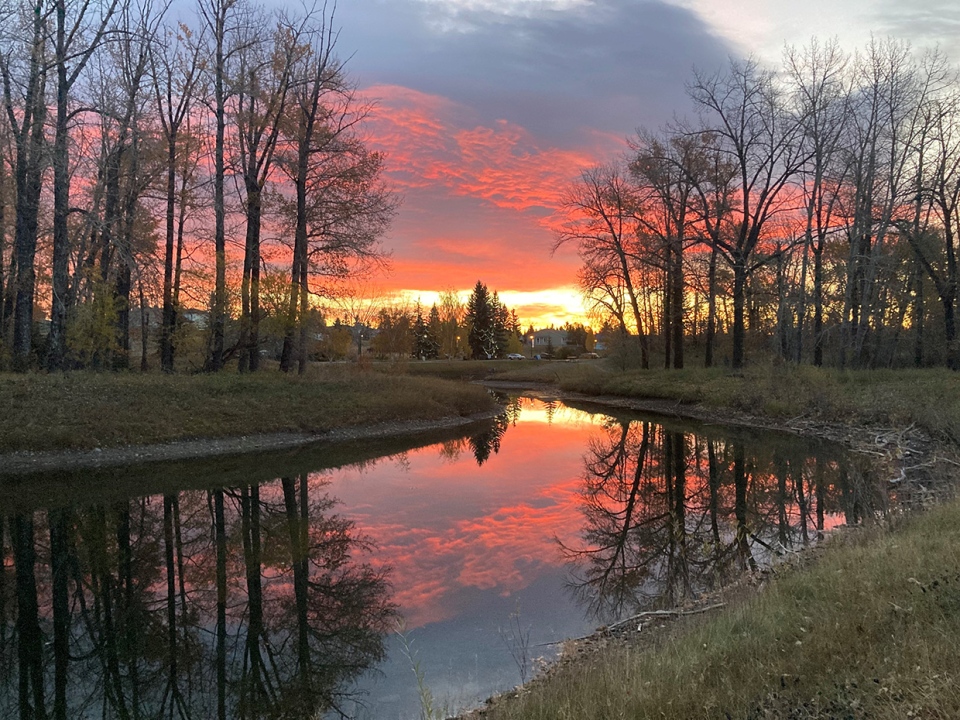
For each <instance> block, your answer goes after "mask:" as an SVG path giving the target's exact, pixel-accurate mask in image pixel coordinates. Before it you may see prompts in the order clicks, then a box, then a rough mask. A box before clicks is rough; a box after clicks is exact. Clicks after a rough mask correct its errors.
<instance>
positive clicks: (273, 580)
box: [0, 475, 394, 720]
mask: <svg viewBox="0 0 960 720" xmlns="http://www.w3.org/2000/svg"><path fill="white" fill-rule="evenodd" d="M335 505H336V501H335V500H334V499H332V498H331V497H329V496H328V495H327V494H326V492H325V491H324V487H323V484H322V483H321V482H319V481H314V482H311V481H310V479H309V478H308V477H307V476H306V475H304V476H301V477H299V478H284V479H282V480H280V481H277V482H275V483H268V484H265V485H249V486H246V487H240V488H237V489H216V490H211V491H191V492H181V493H170V494H167V495H164V496H162V497H150V498H142V499H139V500H131V501H125V502H121V503H118V504H115V505H113V506H104V505H90V506H85V507H73V508H62V509H51V510H49V511H45V512H44V511H38V512H35V513H32V514H21V515H15V516H13V517H4V518H3V521H2V524H0V548H2V557H3V565H2V573H0V621H2V622H0V669H2V670H3V671H4V672H2V673H0V718H6V717H11V718H12V717H19V718H22V719H24V720H26V719H30V720H33V719H35V718H47V717H50V716H51V715H49V712H50V711H51V710H52V717H54V718H73V717H81V716H82V717H102V718H117V719H118V720H137V719H139V718H158V719H159V718H170V719H172V718H205V717H224V718H227V717H230V718H266V717H269V718H303V717H312V716H315V715H317V714H318V713H322V712H324V711H326V710H329V709H331V708H336V707H337V706H338V705H339V704H340V702H341V699H342V697H341V696H342V694H343V692H344V688H345V687H347V686H348V684H349V682H350V681H351V680H352V679H353V678H355V677H356V676H357V675H359V674H360V673H362V672H364V671H365V670H367V669H369V668H370V667H371V666H372V665H373V664H374V663H376V662H377V661H378V660H379V659H380V658H381V657H382V655H383V635H384V633H385V632H386V631H387V629H388V626H389V625H390V623H391V618H392V616H393V612H394V611H393V607H392V605H391V604H390V602H389V599H388V596H387V582H386V578H385V577H384V575H383V573H382V572H380V571H377V570H374V569H373V568H372V567H371V566H370V565H369V564H368V563H365V562H363V560H362V559H358V558H360V557H361V556H362V555H363V554H364V553H365V552H366V551H367V550H369V547H368V545H367V543H366V541H365V540H364V539H363V538H362V537H361V536H360V535H359V534H358V533H357V531H356V529H355V528H354V526H353V524H352V523H351V522H350V521H348V520H345V519H344V518H341V517H338V516H337V515H336V513H335ZM8 527H9V533H8V532H7V530H6V528H8ZM8 535H9V543H8V541H7V536H8ZM46 539H49V543H46V542H45V540H46ZM11 578H12V580H13V582H12V587H11V583H10V582H9V580H10V579H11ZM11 590H12V595H13V597H14V598H15V605H14V604H13V603H11V602H8V598H9V597H11Z"/></svg>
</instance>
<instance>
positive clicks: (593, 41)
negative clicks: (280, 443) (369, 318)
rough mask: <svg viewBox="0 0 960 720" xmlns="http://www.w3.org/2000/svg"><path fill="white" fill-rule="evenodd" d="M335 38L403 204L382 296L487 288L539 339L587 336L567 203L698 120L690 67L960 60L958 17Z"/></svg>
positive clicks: (598, 13) (404, 0) (535, 9)
mask: <svg viewBox="0 0 960 720" xmlns="http://www.w3.org/2000/svg"><path fill="white" fill-rule="evenodd" d="M335 25H337V26H339V27H340V35H339V39H338V44H337V47H338V51H339V54H340V56H341V57H342V58H344V59H346V61H347V62H346V67H347V71H348V73H349V75H350V76H351V77H352V78H353V79H354V80H355V82H356V83H357V84H358V87H359V90H360V92H361V94H362V96H363V97H364V98H367V99H372V100H375V102H376V110H375V113H374V116H373V117H372V118H371V119H370V120H369V121H368V122H367V124H366V127H365V130H364V132H365V133H366V135H367V140H368V143H369V144H370V146H371V147H373V148H375V149H377V150H381V151H383V152H384V153H385V154H386V167H387V179H388V181H389V183H390V184H391V185H392V187H393V188H394V189H395V190H396V192H397V193H398V194H399V195H400V196H401V197H402V199H403V203H402V206H401V207H400V210H399V213H398V215H397V217H396V219H395V220H394V223H393V226H392V228H391V230H390V232H389V234H388V236H387V237H386V238H385V240H384V246H385V248H386V249H387V250H388V251H389V252H390V254H391V271H390V273H389V274H388V275H386V276H384V277H382V278H380V279H379V280H377V281H376V282H377V283H378V284H379V286H380V287H381V289H382V290H383V291H384V292H386V293H390V294H393V293H404V294H406V295H407V296H408V297H409V298H410V299H412V300H416V299H420V300H421V301H422V302H423V303H425V304H427V305H429V304H430V303H432V302H433V301H434V300H435V298H436V295H437V293H438V292H440V291H444V290H450V289H453V290H458V291H468V290H469V289H470V288H472V287H473V285H474V284H475V283H476V281H477V280H481V281H483V282H484V283H485V284H486V285H487V286H488V287H489V288H490V289H491V290H498V291H499V293H500V297H501V300H503V301H504V302H505V303H506V304H507V305H508V306H510V307H511V308H513V309H515V310H516V311H517V313H518V315H519V316H520V319H521V321H522V322H523V324H524V326H526V325H527V324H529V323H531V322H532V323H533V324H535V325H536V326H538V327H544V326H547V325H550V324H557V325H559V324H562V323H563V322H565V321H566V320H568V319H570V320H578V319H582V317H581V313H582V306H581V302H580V297H579V293H578V291H577V289H576V273H577V267H578V265H579V263H578V260H577V257H576V252H575V249H574V248H566V247H564V248H560V249H559V250H557V251H554V235H553V230H552V228H553V227H555V226H556V223H557V216H556V214H555V211H556V208H557V203H558V201H559V198H560V197H561V194H562V192H563V190H564V188H565V187H567V186H569V184H570V183H571V182H572V181H574V180H575V179H576V177H577V176H578V175H579V173H580V171H581V170H582V169H585V168H587V167H590V166H591V165H594V164H597V163H600V162H605V161H608V160H610V159H613V158H615V157H616V156H617V155H619V154H622V153H623V152H624V151H625V149H626V142H625V141H626V139H627V138H628V137H629V136H631V135H633V134H634V133H635V131H636V129H637V128H638V127H641V126H642V127H645V128H649V129H656V128H658V127H660V126H661V125H663V124H664V123H666V122H669V121H670V120H671V119H672V118H673V117H675V116H680V117H684V116H689V115H690V114H691V109H690V106H689V104H688V101H687V98H686V95H685V90H684V85H685V82H686V81H687V80H688V79H689V78H690V76H691V72H692V70H693V68H694V67H696V68H698V69H701V70H705V71H711V70H716V69H719V68H720V67H722V66H723V65H724V64H725V63H726V62H727V61H728V59H729V58H730V57H731V56H734V57H742V56H746V55H749V54H753V55H756V56H757V57H759V58H760V59H761V60H764V61H767V62H771V63H776V62H778V61H779V59H780V56H781V53H782V50H783V47H784V45H785V44H788V43H789V44H793V45H803V44H805V43H806V42H808V41H809V40H810V38H811V37H813V36H815V35H816V36H818V37H820V38H822V39H826V38H829V37H836V38H838V39H839V41H840V42H841V44H842V45H843V47H845V48H847V49H851V50H852V49H854V48H856V47H859V46H862V45H863V43H864V42H866V41H867V40H868V39H869V38H870V36H871V34H873V35H875V36H878V37H885V36H888V35H891V36H894V37H898V38H902V39H905V40H908V41H910V42H911V43H912V44H913V45H914V46H918V47H919V46H923V45H927V44H932V43H939V44H940V46H941V48H942V49H943V50H945V51H946V52H947V54H948V55H950V56H951V57H952V58H953V59H954V60H958V59H960V3H957V2H956V0H873V1H870V0H843V1H842V2H839V1H838V0H805V2H803V3H784V2H780V1H779V0H339V3H338V6H337V9H336V16H335Z"/></svg>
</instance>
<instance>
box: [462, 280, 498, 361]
mask: <svg viewBox="0 0 960 720" xmlns="http://www.w3.org/2000/svg"><path fill="white" fill-rule="evenodd" d="M467 326H468V327H469V328H470V331H469V333H468V334H467V344H468V345H469V346H470V354H471V356H472V357H473V358H474V359H475V360H476V359H484V358H492V357H494V356H495V355H496V354H497V342H496V328H495V325H494V313H493V307H492V304H491V298H490V293H489V291H488V290H487V286H486V285H484V284H483V283H482V282H480V281H479V280H477V284H476V285H475V286H474V288H473V292H472V293H471V294H470V299H469V300H468V301H467Z"/></svg>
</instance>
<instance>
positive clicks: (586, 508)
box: [329, 398, 867, 628]
mask: <svg viewBox="0 0 960 720" xmlns="http://www.w3.org/2000/svg"><path fill="white" fill-rule="evenodd" d="M507 418H509V421H505V422H504V425H502V426H501V427H506V430H505V434H503V435H502V436H501V437H499V445H498V447H499V450H496V451H493V452H489V453H488V454H484V455H483V457H484V458H485V460H484V462H483V464H482V466H478V464H477V462H476V459H475V457H474V451H475V449H476V443H477V442H479V440H478V439H477V438H480V437H483V435H482V434H481V435H478V436H476V438H472V439H470V440H459V441H450V442H447V443H445V444H443V445H435V446H431V447H427V448H422V449H419V450H414V451H411V452H408V453H405V454H404V455H403V456H402V457H401V458H399V459H398V458H393V459H391V458H387V459H385V460H383V461H381V462H379V463H375V464H373V465H367V466H365V467H363V468H345V469H342V470H340V471H337V472H336V474H335V475H334V476H333V478H332V480H333V482H332V485H331V486H330V488H329V489H330V492H331V494H332V495H334V496H336V497H338V498H339V499H340V500H342V501H343V503H344V507H345V508H346V509H347V510H346V512H347V514H348V516H349V517H350V518H351V519H353V520H354V521H356V523H357V526H358V527H359V528H362V529H363V531H364V533H365V534H366V535H368V536H369V537H370V538H371V539H372V540H373V541H374V543H375V544H376V547H377V550H376V552H375V554H374V557H375V558H376V562H377V563H378V564H381V565H383V566H384V567H389V568H390V577H391V581H392V585H393V587H394V589H395V593H394V601H395V602H396V603H397V604H398V605H399V606H400V608H401V611H402V612H403V614H404V616H405V618H406V620H407V624H408V627H410V628H416V627H419V626H423V625H426V624H429V623H435V622H440V621H443V620H449V619H452V618H455V617H458V613H459V612H460V610H459V608H460V607H461V603H462V602H463V598H464V597H466V594H467V593H468V592H469V591H482V592H487V593H494V594H496V595H499V596H502V597H508V596H513V595H515V594H517V593H519V592H521V591H523V590H525V589H526V588H528V587H529V586H531V585H533V584H535V583H536V582H537V580H538V578H541V577H545V576H546V575H548V574H550V573H554V574H555V573H557V572H558V571H561V572H572V573H573V574H572V575H570V576H569V578H570V581H571V582H573V583H574V585H577V584H578V582H579V580H578V577H579V578H581V579H582V580H585V581H586V582H587V583H592V582H593V581H592V580H591V577H592V575H591V574H592V573H595V572H601V571H603V572H609V570H604V567H606V563H607V561H608V560H609V561H610V562H611V563H612V565H611V567H613V566H616V567H617V568H621V569H622V571H623V572H622V574H623V578H622V582H625V583H640V584H638V585H630V586H628V587H627V596H629V597H634V598H636V600H635V601H636V602H640V601H641V599H642V598H643V597H647V596H650V597H658V596H659V594H660V593H667V594H669V593H671V592H673V591H674V590H675V589H676V586H675V585H674V583H675V582H676V578H673V579H671V578H672V576H671V577H666V576H661V574H662V573H663V572H665V571H666V569H669V568H673V569H672V570H670V572H676V571H677V568H680V567H681V566H682V567H687V565H686V563H688V562H689V564H690V565H689V568H690V569H689V572H690V573H691V575H690V576H689V578H688V579H687V580H686V581H685V582H688V583H692V585H691V586H692V587H699V585H698V583H699V582H701V580H702V579H700V578H698V576H696V573H698V572H703V573H705V575H704V576H703V577H704V578H707V579H708V580H709V582H718V581H719V580H720V579H721V578H724V577H728V576H729V575H730V574H731V573H734V574H735V573H736V572H739V571H742V569H743V567H745V566H746V565H747V564H751V563H754V562H757V563H761V564H764V563H766V562H769V561H770V558H771V553H772V552H774V551H775V549H776V548H777V547H778V545H779V544H780V543H785V547H789V546H791V545H793V544H806V543H808V542H815V541H816V539H817V535H818V533H819V532H823V531H825V530H829V529H830V528H831V527H834V526H836V525H837V524H840V523H842V522H844V521H845V513H847V515H846V521H848V522H849V521H852V522H856V521H857V517H856V514H857V513H858V512H862V509H861V510H857V509H856V507H858V506H845V505H844V504H843V503H844V502H846V500H844V498H845V497H846V495H845V493H847V490H842V488H841V487H840V486H839V485H838V483H840V482H843V481H842V480H841V479H840V478H842V477H845V476H844V474H843V472H841V469H840V465H839V464H838V462H837V461H836V460H835V459H832V458H830V457H829V456H824V457H820V456H812V455H807V454H806V453H808V452H809V448H806V447H805V446H801V445H792V446H788V447H786V448H785V449H783V448H780V447H779V446H777V445H776V444H772V445H770V446H767V445H765V444H764V443H763V442H760V441H757V440H751V441H745V440H735V439H728V438H725V437H723V436H717V435H716V434H711V435H710V436H707V437H705V436H701V435H694V434H692V433H690V431H689V430H686V431H684V430H676V429H669V430H667V429H664V428H663V427H661V426H659V425H657V424H655V423H651V422H649V421H647V422H640V421H634V422H632V423H630V424H629V425H625V424H623V423H621V422H620V421H615V420H613V419H611V418H608V417H605V416H603V415H591V414H589V413H586V412H583V411H580V410H576V409H573V408H569V407H565V406H564V405H562V404H561V403H558V402H549V403H548V402H544V401H540V400H534V399H529V398H524V399H521V400H520V401H519V402H518V403H516V404H515V405H511V407H510V409H509V410H508V412H507ZM487 436H488V437H489V433H488V435H487ZM644 448H645V449H644ZM670 448H673V450H670ZM708 448H712V449H711V450H710V452H711V453H712V455H710V457H709V458H708ZM478 452H479V451H478ZM677 453H678V454H677ZM478 457H480V455H478ZM677 457H680V458H681V460H680V461H679V462H680V463H681V464H682V468H681V469H680V470H679V471H678V470H677V468H678V465H677V462H678V461H677ZM638 458H639V459H641V460H640V461H639V462H640V463H641V464H640V465H639V467H638ZM711 458H712V459H711ZM738 463H739V464H738ZM711 468H712V470H711ZM737 478H740V481H742V483H743V484H742V486H738V485H737V482H740V481H738V480H737ZM818 483H819V484H818ZM841 490H842V491H841ZM857 492H863V491H862V490H860V491H857ZM678 493H679V494H678ZM865 501H867V498H866V496H861V499H859V500H857V502H858V503H859V502H865ZM864 507H866V505H865V506H864ZM849 513H853V514H852V515H850V514H849ZM711 518H712V519H711ZM624 520H626V521H628V522H629V523H630V525H629V527H627V528H623V527H622V523H623V522H624ZM740 523H745V526H743V527H742V526H741V525H740ZM678 524H679V526H678ZM744 527H745V529H744ZM678 537H683V538H685V539H684V540H677V538H678ZM557 541H559V544H558V542H557ZM610 543H612V544H610ZM619 543H625V544H624V545H623V546H622V547H621V546H620V545H619ZM679 548H686V550H684V551H683V552H682V553H681V557H679V558H676V557H672V556H671V555H670V553H672V552H679ZM608 556H609V557H608ZM720 557H723V558H724V560H723V561H722V563H721V564H719V565H715V563H718V562H721V561H720V560H718V559H717V558H720ZM577 558H579V560H578V559H577ZM605 558H606V559H605ZM618 558H620V560H618ZM571 562H572V563H574V564H573V565H570V564H569V563H571ZM581 562H585V563H586V565H587V567H586V568H585V569H582V570H584V571H585V572H586V574H585V575H582V576H581V575H580V572H581V570H577V569H576V568H577V567H579V564H580V563H581ZM598 563H599V566H598V565H597V564H598ZM632 563H636V565H634V564H632ZM697 568H699V569H697ZM684 572H686V571H684ZM706 581H707V580H704V582H706ZM604 582H605V583H607V584H608V585H609V582H610V581H608V580H604ZM681 600H682V598H673V601H676V602H679V601H681Z"/></svg>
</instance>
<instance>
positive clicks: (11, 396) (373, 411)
mask: <svg viewBox="0 0 960 720" xmlns="http://www.w3.org/2000/svg"><path fill="white" fill-rule="evenodd" d="M0 406H2V407H3V408H4V409H5V412H4V413H3V414H2V415H0V452H10V451H16V450H62V449H90V448H95V447H108V446H118V445H128V444H143V443H155V442H169V441H174V440H182V439H193V438H221V437H237V436H242V435H250V434H256V433H274V432H311V433H316V432H322V431H325V430H329V429H331V428H335V427H344V426H350V425H363V424H369V423H378V422H390V421H395V420H413V419H422V420H431V419H437V418H440V417H448V416H466V415H470V414H473V413H476V412H481V411H486V410H490V409H492V408H493V407H494V402H493V400H492V399H491V398H490V397H489V395H488V393H487V392H486V391H484V390H483V388H480V387H476V386H470V385H465V384H462V383H453V382H446V381H442V380H436V379H430V378H414V377H406V376H402V375H395V374H394V375H391V374H382V373H375V372H364V371H361V370H357V369H355V368H352V367H347V366H325V367H321V368H315V369H314V370H312V371H311V372H310V373H308V374H307V375H306V376H305V377H302V378H299V377H288V376H285V375H281V374H279V373H273V372H264V373H258V374H255V375H238V374H232V373H220V374H217V375H194V376H183V375H174V376H165V375H154V374H148V375H139V374H94V373H80V372H78V373H69V374H63V375H40V374H37V375H13V374H3V375H0Z"/></svg>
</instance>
